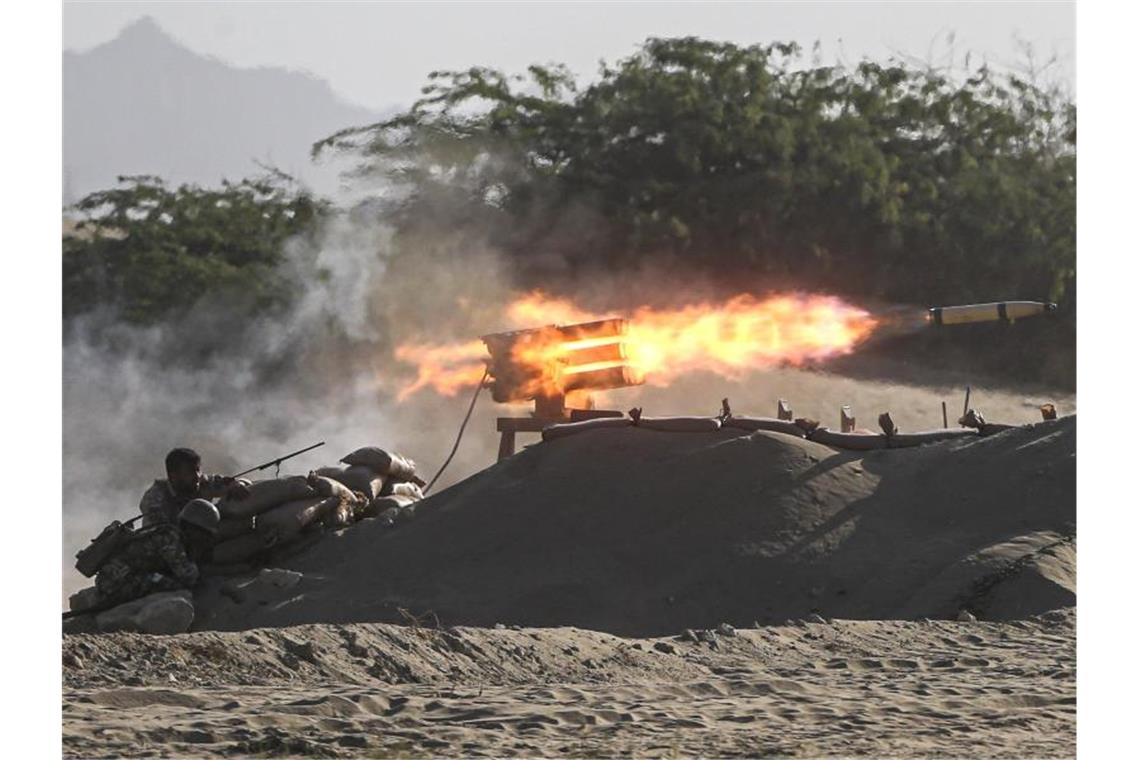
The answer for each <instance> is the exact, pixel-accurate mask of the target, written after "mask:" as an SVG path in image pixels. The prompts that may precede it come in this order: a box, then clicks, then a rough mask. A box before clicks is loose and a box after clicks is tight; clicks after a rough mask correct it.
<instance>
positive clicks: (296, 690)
mask: <svg viewBox="0 0 1140 760" xmlns="http://www.w3.org/2000/svg"><path fill="white" fill-rule="evenodd" d="M708 638H709V640H708V641H697V642H694V641H684V640H680V639H678V638H677V637H668V638H662V639H622V638H618V637H615V636H612V635H609V634H604V633H597V632H591V631H583V630H579V629H574V628H554V629H520V630H509V629H503V630H495V629H478V628H451V629H442V630H426V629H414V628H409V627H401V626H391V625H369V624H358V625H348V626H340V625H319V626H300V627H294V628H283V629H263V630H254V631H248V632H244V633H215V632H208V633H194V634H187V635H184V636H172V637H147V636H135V635H128V634H115V635H109V636H69V637H67V638H66V639H65V641H64V695H63V696H64V707H63V711H64V712H63V715H64V719H63V745H64V752H65V754H66V755H67V756H73V757H106V756H122V755H128V754H129V755H131V756H138V757H147V756H178V757H185V756H202V755H211V754H218V755H235V754H236V755H255V756H317V757H333V756H368V757H381V756H382V757H387V756H392V755H406V754H412V755H433V756H434V755H459V754H463V755H492V756H514V755H521V756H536V755H543V756H594V757H597V756H614V755H618V754H624V753H635V754H637V755H648V756H662V755H665V756H677V755H685V756H688V755H703V756H709V755H749V756H757V755H807V756H813V755H824V754H827V755H847V754H872V755H892V756H915V755H924V756H925V755H947V754H949V755H955V756H978V755H983V756H987V757H997V756H1004V757H1058V756H1071V755H1073V754H1074V753H1075V711H1076V705H1075V703H1076V688H1075V677H1074V675H1075V674H1074V668H1075V646H1074V644H1075V611H1074V610H1073V609H1071V608H1070V609H1066V610H1060V611H1055V612H1050V613H1047V614H1045V615H1043V616H1038V617H1034V618H1030V619H1026V620H1024V621H1016V622H1006V623H985V622H978V623H958V622H949V621H918V622H886V621H830V622H825V623H799V624H795V625H789V626H779V627H768V628H761V629H749V630H739V631H737V632H736V633H735V635H716V636H711V637H708Z"/></svg>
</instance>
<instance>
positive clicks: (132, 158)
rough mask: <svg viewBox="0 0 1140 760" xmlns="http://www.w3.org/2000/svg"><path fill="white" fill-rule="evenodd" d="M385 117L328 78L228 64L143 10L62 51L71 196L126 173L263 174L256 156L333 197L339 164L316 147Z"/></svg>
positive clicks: (213, 177)
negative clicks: (104, 37) (99, 41)
mask: <svg viewBox="0 0 1140 760" xmlns="http://www.w3.org/2000/svg"><path fill="white" fill-rule="evenodd" d="M379 118H381V114H379V113H376V112H373V111H370V110H368V109H366V108H361V107H359V106H355V105H352V104H350V103H346V102H345V101H344V100H342V99H340V98H339V97H338V96H337V95H336V93H334V92H333V91H332V89H331V88H330V87H329V85H328V83H327V82H325V81H324V80H322V79H318V78H316V77H314V76H312V75H310V74H306V73H303V72H298V71H290V70H287V69H282V68H255V69H244V68H236V67H233V66H230V65H228V64H226V63H224V62H222V61H219V60H217V59H214V58H209V57H206V56H203V55H199V54H198V53H195V52H193V51H191V50H189V49H187V48H186V47H184V46H182V45H181V44H179V43H178V42H177V41H176V40H174V39H172V38H171V37H170V36H169V35H167V34H166V33H165V32H164V31H163V30H162V29H161V28H160V27H159V26H158V24H156V23H155V22H154V20H153V19H151V18H148V17H144V18H142V19H140V20H139V21H137V22H135V23H134V24H132V25H130V26H128V27H127V28H125V29H124V30H123V31H122V32H121V33H120V34H119V36H118V37H116V38H115V39H113V40H111V41H110V42H107V43H105V44H103V45H100V46H98V47H96V48H93V49H91V50H89V51H86V52H82V53H73V52H65V53H64V54H63V165H64V195H65V197H64V202H65V203H67V202H71V201H74V200H78V199H79V198H81V197H82V196H84V195H86V194H87V193H89V192H91V191H93V190H100V189H104V188H108V187H111V186H112V185H113V183H114V182H115V178H116V177H117V176H118V175H123V174H156V175H158V176H160V177H162V178H164V179H166V180H167V181H168V182H172V183H180V182H197V183H202V184H217V183H218V182H219V181H220V180H221V179H222V178H226V179H240V178H242V177H247V176H251V175H254V174H256V173H258V172H259V169H258V166H257V164H256V162H258V161H260V162H261V163H265V164H269V165H272V166H275V167H276V168H279V169H281V170H282V171H285V172H288V173H290V174H293V175H294V176H296V177H297V178H298V179H301V180H302V181H303V182H305V183H306V184H308V185H310V186H311V187H313V188H314V189H316V190H318V191H320V192H331V191H332V190H333V189H334V188H335V186H336V170H335V169H334V168H333V167H330V166H327V165H314V164H313V163H312V162H311V161H310V160H309V148H310V146H311V145H312V143H313V142H315V141H316V140H318V139H320V138H322V137H325V136H327V135H329V134H331V133H332V132H334V131H336V130H337V129H340V128H342V127H346V126H351V125H356V124H367V123H370V122H372V121H375V120H377V119H379Z"/></svg>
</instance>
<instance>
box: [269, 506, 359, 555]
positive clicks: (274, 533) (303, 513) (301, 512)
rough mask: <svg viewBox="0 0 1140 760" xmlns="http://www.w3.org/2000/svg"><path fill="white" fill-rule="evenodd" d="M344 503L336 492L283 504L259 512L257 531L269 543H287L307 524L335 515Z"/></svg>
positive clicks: (310, 524)
mask: <svg viewBox="0 0 1140 760" xmlns="http://www.w3.org/2000/svg"><path fill="white" fill-rule="evenodd" d="M341 507H342V502H341V500H340V499H338V498H337V497H335V496H327V497H324V498H321V497H319V496H318V497H313V498H309V499H300V500H298V501H291V502H288V503H286V504H281V505H280V506H277V507H274V508H273V509H271V510H269V511H268V512H264V513H262V514H260V515H258V516H257V533H258V535H260V536H261V537H262V538H263V539H264V540H265V543H266V545H267V546H277V545H279V544H285V543H288V542H290V541H292V540H293V539H294V538H296V537H297V536H298V535H300V534H301V531H303V530H305V529H306V528H308V527H310V526H313V525H316V524H317V523H319V522H322V521H325V520H332V519H335V515H336V513H337V510H338V508H341Z"/></svg>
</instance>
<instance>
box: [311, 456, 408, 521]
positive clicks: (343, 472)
mask: <svg viewBox="0 0 1140 760" xmlns="http://www.w3.org/2000/svg"><path fill="white" fill-rule="evenodd" d="M340 461H341V463H342V464H343V465H345V467H344V469H337V468H322V469H321V470H317V471H316V472H317V474H319V475H324V476H325V477H329V478H332V479H334V480H338V481H339V482H341V483H344V484H345V485H347V486H348V487H349V488H353V490H357V491H360V492H361V493H362V494H363V495H364V497H365V498H366V499H368V503H367V504H364V505H363V506H361V507H360V508H358V509H357V511H356V516H357V518H358V519H369V518H375V517H380V515H381V514H385V513H387V514H388V517H390V518H392V519H391V520H390V522H393V523H394V522H396V520H395V516H396V515H397V514H404V515H405V516H404V517H403V518H402V520H407V519H411V517H412V516H413V515H414V514H415V509H414V508H413V509H410V510H408V507H412V506H413V505H414V503H415V502H417V501H419V500H421V499H423V497H424V495H423V491H422V490H421V489H422V486H423V485H424V481H423V480H421V479H420V478H419V477H418V476H417V475H416V463H415V462H414V461H413V460H411V459H409V458H408V457H405V456H401V455H400V454H394V453H392V452H389V451H385V450H384V449H381V448H379V447H376V446H364V447H362V448H359V449H357V450H356V451H353V452H352V453H350V454H347V455H345V456H344V457H342V458H341V460H340ZM325 472H327V473H328V474H327V475H326V474H325ZM365 483H367V485H368V488H354V486H356V485H362V484H365ZM393 509H394V510H396V512H395V513H390V512H389V510H393ZM405 510H407V511H406V514H405ZM386 521H387V520H386Z"/></svg>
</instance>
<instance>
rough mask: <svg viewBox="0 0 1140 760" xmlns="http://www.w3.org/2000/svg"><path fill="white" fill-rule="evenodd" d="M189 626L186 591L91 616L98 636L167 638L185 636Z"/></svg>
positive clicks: (190, 604) (191, 619)
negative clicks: (119, 633) (125, 634)
mask: <svg viewBox="0 0 1140 760" xmlns="http://www.w3.org/2000/svg"><path fill="white" fill-rule="evenodd" d="M193 622H194V597H193V595H192V594H191V593H190V592H189V591H163V592H160V593H157V594H150V595H149V596H144V597H141V598H139V599H134V600H132V601H130V602H125V603H124V604H120V605H119V606H118V607H112V608H111V609H109V610H106V611H105V612H100V613H99V614H98V615H96V616H95V624H96V626H98V628H99V631H100V632H102V633H112V632H115V631H125V632H129V633H149V634H155V635H169V634H175V633H185V632H186V631H188V630H190V625H191V624H192V623H193Z"/></svg>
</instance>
